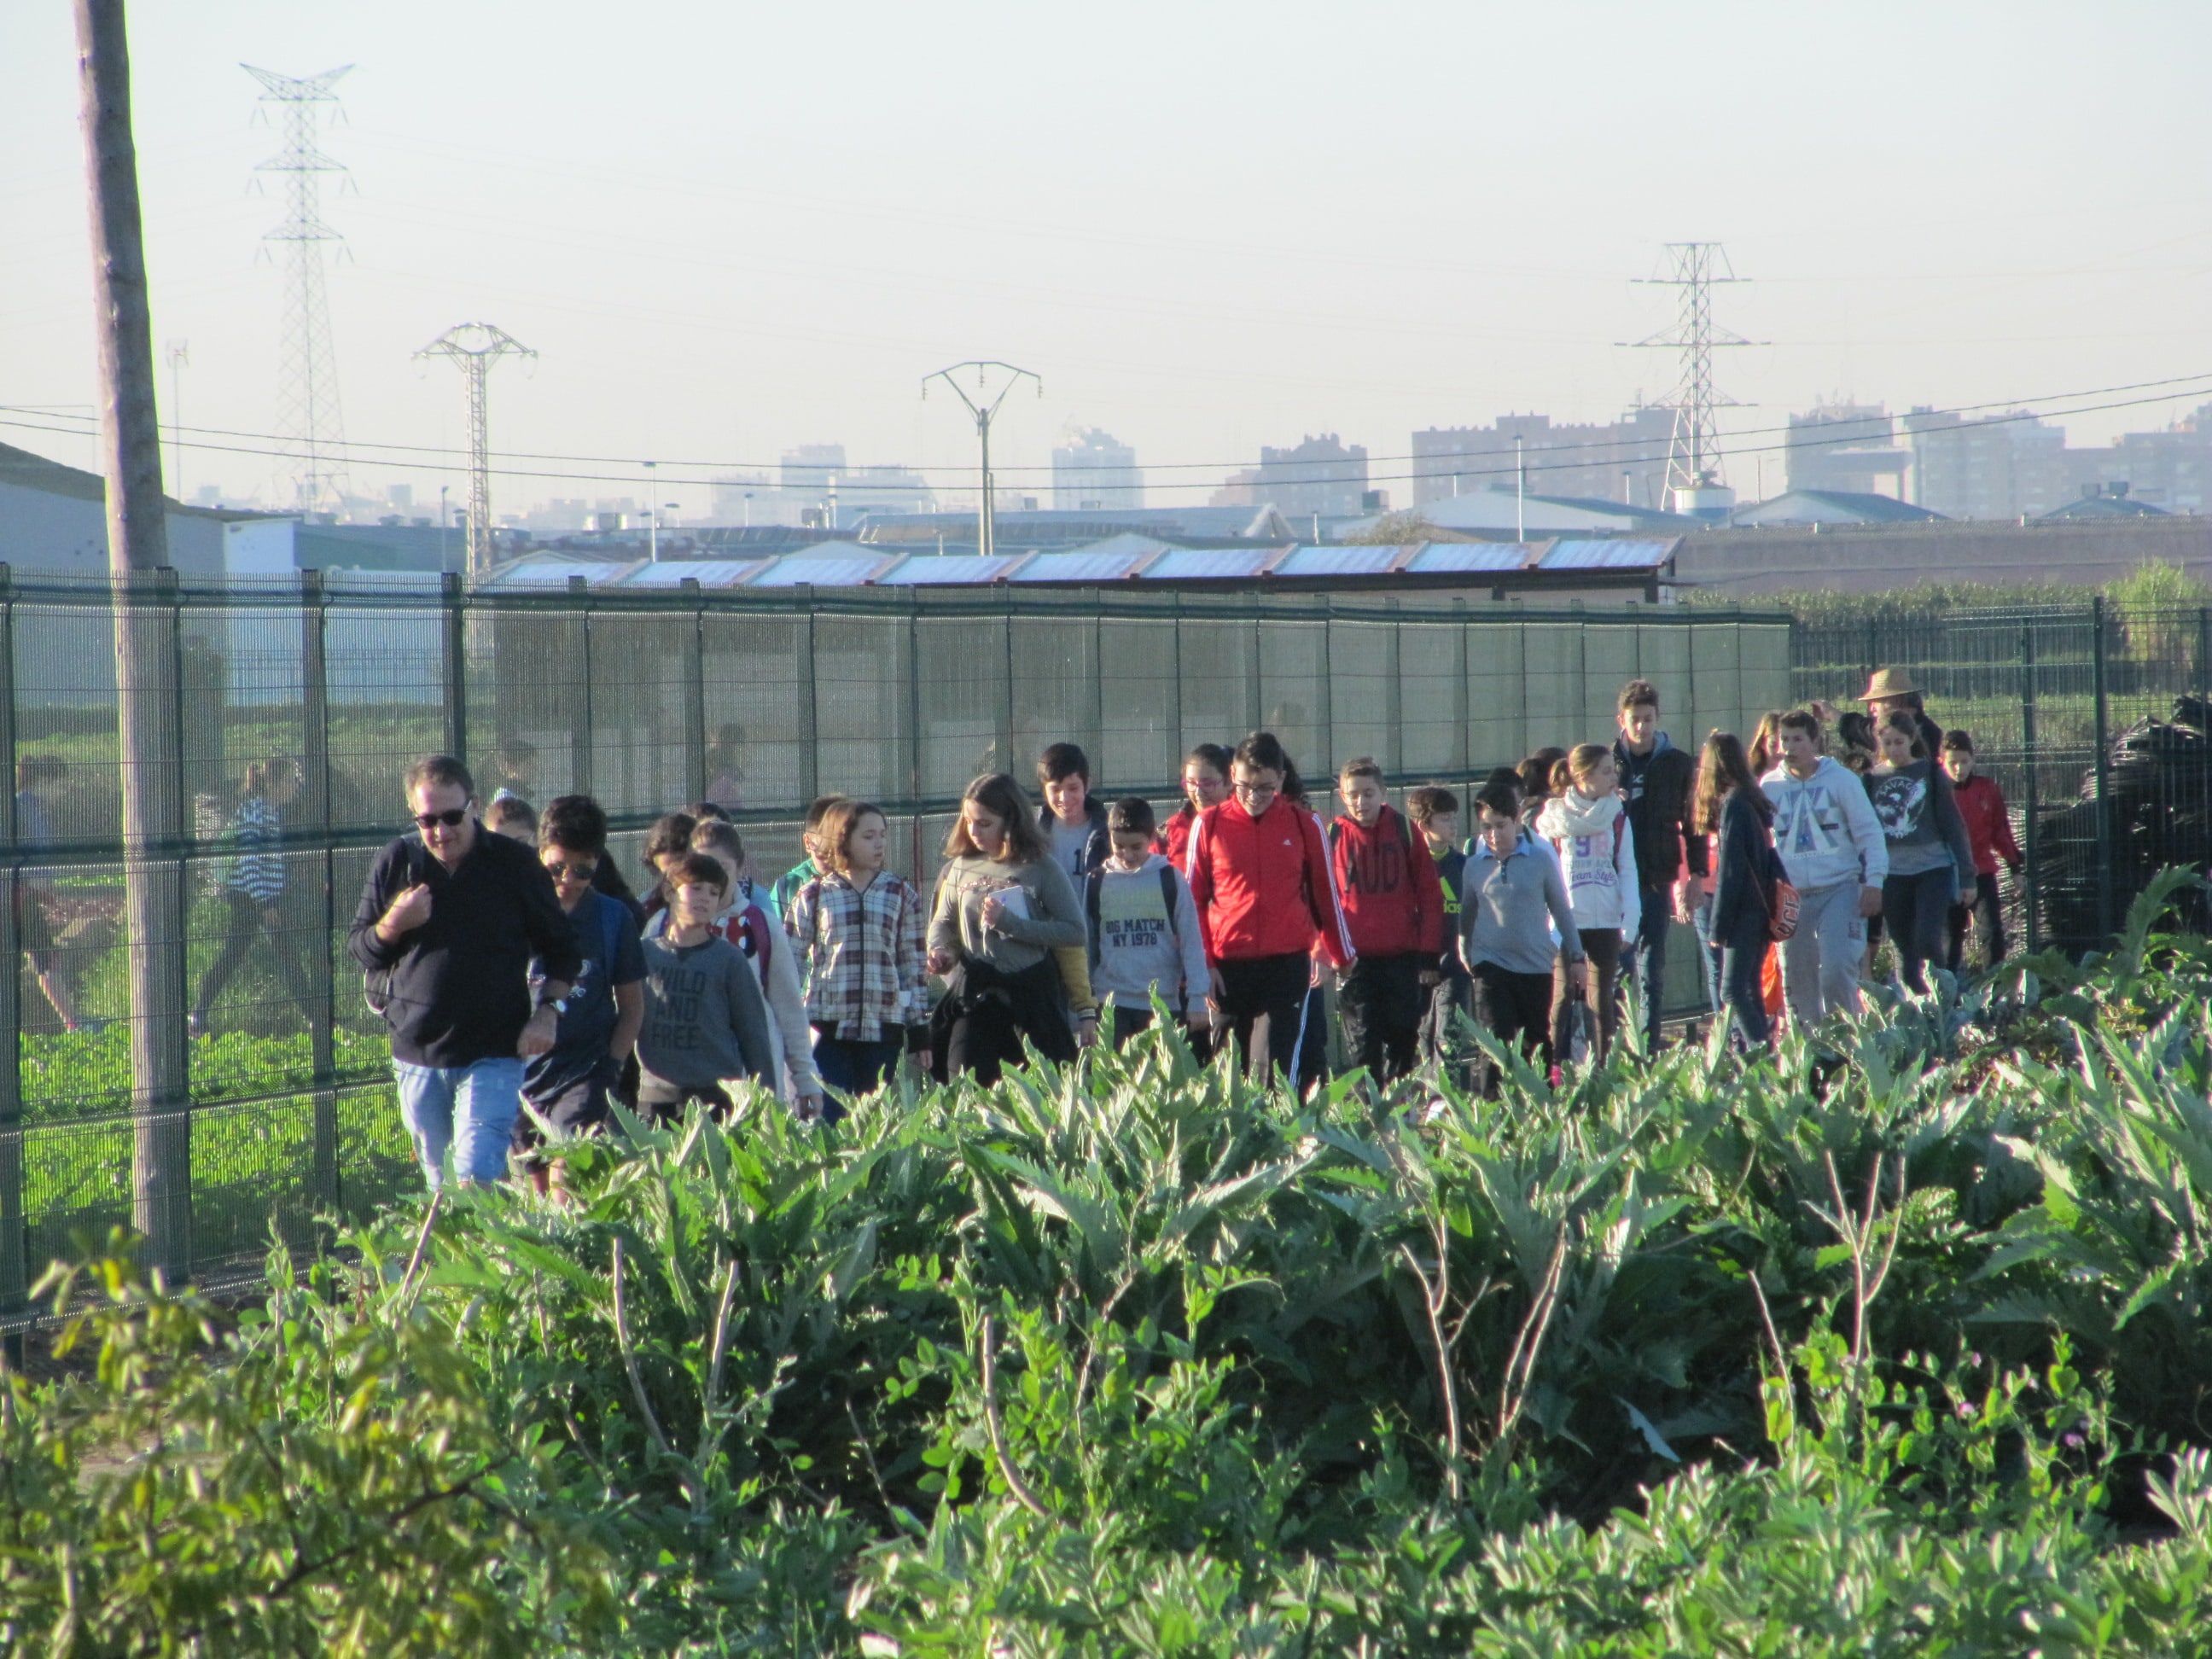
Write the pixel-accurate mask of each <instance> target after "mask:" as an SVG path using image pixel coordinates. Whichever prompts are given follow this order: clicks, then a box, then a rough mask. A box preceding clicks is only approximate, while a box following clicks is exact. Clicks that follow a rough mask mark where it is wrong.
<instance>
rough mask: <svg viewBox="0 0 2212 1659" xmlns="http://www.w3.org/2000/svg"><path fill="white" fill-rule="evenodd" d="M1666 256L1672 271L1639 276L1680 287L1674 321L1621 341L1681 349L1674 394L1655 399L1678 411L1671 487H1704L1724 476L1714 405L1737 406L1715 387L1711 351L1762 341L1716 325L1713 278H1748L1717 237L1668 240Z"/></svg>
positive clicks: (1670, 461) (1669, 463)
mask: <svg viewBox="0 0 2212 1659" xmlns="http://www.w3.org/2000/svg"><path fill="white" fill-rule="evenodd" d="M1667 257H1668V259H1669V260H1670V261H1672V262H1673V264H1674V275H1673V276H1649V277H1639V278H1638V279H1637V280H1638V281H1639V282H1644V283H1650V284H1652V285H1654V286H1656V287H1660V288H1672V289H1680V290H1681V307H1680V313H1679V314H1678V315H1677V316H1676V318H1675V322H1674V327H1673V328H1671V329H1667V330H1664V331H1661V332H1660V333H1657V334H1654V335H1652V336H1651V337H1650V338H1649V339H1644V340H1633V341H1623V342H1622V343H1623V344H1624V345H1633V346H1637V347H1639V348H1641V347H1647V346H1650V347H1656V346H1667V347H1671V348H1673V349H1676V350H1679V351H1680V353H1681V355H1682V370H1681V378H1680V380H1677V381H1676V382H1675V385H1674V396H1673V398H1671V399H1669V400H1668V402H1666V403H1663V404H1657V405H1656V407H1657V408H1661V409H1672V410H1674V439H1673V441H1672V442H1670V443H1669V444H1668V447H1667V488H1668V489H1669V490H1677V489H1705V488H1709V487H1710V486H1711V485H1714V484H1717V483H1720V482H1721V466H1720V430H1719V428H1718V427H1717V425H1716V424H1715V422H1714V420H1713V411H1714V410H1716V409H1728V408H1734V407H1735V406H1736V402H1735V398H1730V397H1729V396H1727V395H1726V394H1724V393H1722V392H1715V391H1714V390H1713V353H1714V352H1715V351H1716V350H1717V349H1720V348H1721V347H1723V346H1746V345H1755V344H1758V343H1759V342H1757V341H1754V340H1747V339H1745V338H1744V337H1743V336H1741V334H1737V333H1735V332H1732V331H1729V330H1728V329H1724V328H1721V329H1717V328H1715V327H1714V326H1713V286H1714V284H1716V283H1740V282H1742V281H1744V280H1745V279H1744V278H1743V277H1741V276H1737V275H1736V274H1735V270H1734V269H1732V268H1731V267H1730V266H1729V258H1728V254H1727V252H1725V251H1724V250H1723V248H1722V246H1721V245H1720V244H1719V243H1718V242H1669V243H1668V244H1667Z"/></svg>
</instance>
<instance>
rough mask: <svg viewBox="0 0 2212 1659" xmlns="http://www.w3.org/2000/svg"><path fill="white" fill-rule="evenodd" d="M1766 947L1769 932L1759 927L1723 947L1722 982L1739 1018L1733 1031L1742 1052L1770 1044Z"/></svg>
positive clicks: (1731, 1008) (1731, 1010)
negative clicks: (1763, 982) (1763, 977)
mask: <svg viewBox="0 0 2212 1659" xmlns="http://www.w3.org/2000/svg"><path fill="white" fill-rule="evenodd" d="M1766 949H1767V940H1766V939H1765V934H1764V933H1760V932H1756V931H1753V932H1750V933H1746V935H1745V936H1744V937H1743V938H1742V939H1740V940H1735V941H1731V942H1729V944H1727V945H1723V947H1722V949H1721V986H1722V990H1723V994H1724V995H1725V996H1726V998H1727V1000H1728V1011H1729V1016H1730V1017H1731V1018H1732V1019H1733V1020H1734V1022H1735V1030H1734V1031H1733V1033H1732V1034H1731V1035H1732V1038H1733V1041H1734V1043H1735V1048H1736V1049H1737V1051H1738V1052H1739V1053H1741V1052H1744V1051H1746V1050H1751V1051H1756V1050H1759V1049H1762V1048H1765V1047H1766V1039H1767V1031H1768V1027H1767V1023H1766V998H1765V994H1764V993H1763V992H1762V991H1761V989H1760V987H1759V970H1760V969H1762V968H1763V967H1765V964H1766Z"/></svg>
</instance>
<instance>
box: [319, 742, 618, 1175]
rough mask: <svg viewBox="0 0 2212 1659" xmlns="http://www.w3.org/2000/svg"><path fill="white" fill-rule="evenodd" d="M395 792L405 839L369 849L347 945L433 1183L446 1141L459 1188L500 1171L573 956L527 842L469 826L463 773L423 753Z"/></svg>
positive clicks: (547, 881)
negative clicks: (370, 991) (375, 1004)
mask: <svg viewBox="0 0 2212 1659" xmlns="http://www.w3.org/2000/svg"><path fill="white" fill-rule="evenodd" d="M406 791H407V805H408V810H409V811H410V814H411V815H412V817H414V820H415V826H416V833H415V834H413V835H410V836H401V837H400V838H399V839H398V840H397V841H394V842H391V843H389V844H388V845H387V846H386V848H384V850H383V851H382V852H381V853H380V854H377V858H376V863H375V865H374V866H373V867H372V868H371V869H370V871H369V874H368V884H367V885H366V886H365V887H364V888H363V889H362V896H361V906H360V908H359V909H358V910H356V913H355V915H354V921H353V928H352V931H351V932H350V933H349V934H348V936H347V947H348V948H349V950H350V951H352V952H353V957H354V960H355V961H356V962H358V963H360V964H361V965H362V968H363V969H366V970H367V971H368V973H369V974H370V975H371V976H372V978H373V980H380V981H381V983H380V987H378V988H380V990H381V991H382V993H383V1012H384V1018H385V1023H386V1024H388V1025H389V1026H390V1027H391V1028H392V1075H393V1077H394V1079H396V1080H397V1081H398V1085H399V1111H400V1115H401V1117H402V1118H403V1119H404V1121H405V1122H406V1125H407V1133H408V1135H409V1137H410V1139H412V1140H413V1141H414V1143H415V1151H416V1156H417V1157H418V1158H420V1159H421V1160H422V1169H423V1174H424V1176H425V1177H426V1178H427V1179H428V1182H429V1184H430V1187H431V1189H432V1190H433V1191H435V1190H436V1189H437V1188H438V1187H439V1186H440V1185H441V1184H442V1182H443V1181H444V1178H445V1176H444V1165H445V1160H446V1153H447V1149H448V1147H451V1148H452V1149H453V1154H454V1157H453V1162H454V1167H455V1170H456V1172H457V1174H458V1175H459V1179H460V1180H461V1181H462V1182H463V1183H464V1184H470V1183H476V1182H493V1181H497V1180H499V1179H500V1178H501V1176H504V1175H505V1174H506V1173H507V1143H508V1140H509V1139H510V1137H511V1136H512V1135H513V1132H514V1120H515V1116H516V1114H517V1111H518V1109H519V1103H520V1097H521V1088H522V1068H523V1062H524V1061H525V1060H528V1059H530V1058H532V1057H533V1056H535V1055H538V1054H544V1053H545V1052H546V1051H547V1050H548V1049H550V1048H552V1046H553V1040H554V1036H555V1032H556V1022H557V1020H558V1018H559V1012H558V1005H559V1004H560V1003H561V1001H562V999H563V998H565V997H566V996H567V995H568V990H569V987H570V986H571V985H572V984H574V981H575V978H576V974H577V971H578V969H580V967H581V966H582V958H581V956H580V952H579V951H578V950H577V947H576V936H575V930H574V927H573V926H572V925H571V923H570V921H569V919H568V916H567V915H566V914H565V913H564V912H563V911H562V908H561V902H560V900H559V898H558V897H556V896H555V893H554V890H553V880H552V878H551V877H550V876H549V875H548V874H547V873H546V872H545V867H544V865H542V864H540V863H539V862H538V854H537V852H536V850H535V849H534V848H529V847H526V846H525V845H523V844H522V843H521V842H515V841H510V840H508V839H507V837H506V836H495V835H491V834H489V833H488V832H487V831H486V830H485V829H484V828H483V825H482V824H481V823H478V822H477V816H476V811H475V801H476V785H475V782H474V781H472V780H471V778H470V776H469V770H468V768H466V767H465V766H464V765H462V764H461V763H460V762H459V761H458V760H456V759H454V758H453V757H452V756H450V755H432V756H430V757H428V758H426V759H423V760H419V761H417V762H416V763H415V764H414V765H412V766H410V767H409V768H408V769H407V776H406ZM532 957H536V958H537V959H538V964H539V971H540V973H541V974H542V975H543V978H542V980H541V981H540V982H539V983H538V985H537V986H536V987H535V990H534V994H533V987H532V981H531V975H530V968H531V961H532Z"/></svg>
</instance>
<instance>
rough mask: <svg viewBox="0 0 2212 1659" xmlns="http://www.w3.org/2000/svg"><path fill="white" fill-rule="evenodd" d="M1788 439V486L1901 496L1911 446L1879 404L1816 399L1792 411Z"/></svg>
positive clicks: (1909, 465) (1785, 464) (1894, 498)
mask: <svg viewBox="0 0 2212 1659" xmlns="http://www.w3.org/2000/svg"><path fill="white" fill-rule="evenodd" d="M1786 442H1787V446H1788V447H1786V448H1785V449H1784V452H1783V458H1782V459H1783V474H1784V478H1785V480H1786V486H1785V487H1786V488H1788V489H1819V490H1828V491H1834V492H1842V493H1844V494H1849V495H1886V496H1887V497H1889V498H1890V499H1891V500H1892V501H1903V500H1905V488H1906V484H1905V479H1906V475H1907V474H1908V473H1909V472H1910V471H1911V468H1912V451H1911V448H1910V447H1907V446H1905V445H1904V444H1901V443H1899V441H1898V439H1897V422H1896V420H1895V419H1894V418H1893V416H1891V415H1890V412H1889V411H1888V410H1887V409H1885V408H1884V407H1882V405H1881V404H1857V403H1833V404H1829V403H1819V404H1814V405H1813V407H1812V408H1811V409H1809V410H1807V411H1806V412H1805V413H1804V414H1802V415H1792V416H1790V428H1789V436H1788V439H1787V440H1786ZM1921 505H1922V506H1923V507H1924V506H1927V505H1928V503H1926V502H1924V501H1923V502H1922V503H1921ZM1936 511H1938V512H1941V511H1942V508H1940V507H1938V508H1936Z"/></svg>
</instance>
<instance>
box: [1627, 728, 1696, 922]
mask: <svg viewBox="0 0 2212 1659" xmlns="http://www.w3.org/2000/svg"><path fill="white" fill-rule="evenodd" d="M1613 762H1614V763H1615V764H1616V765H1617V766H1619V768H1620V787H1621V793H1622V794H1623V796H1625V797H1626V799H1627V803H1628V827H1629V828H1630V829H1632V830H1633V831H1634V832H1635V835H1636V879H1637V884H1638V885H1639V886H1641V887H1642V888H1643V889H1644V891H1646V892H1647V893H1648V892H1654V891H1656V890H1658V889H1660V888H1662V887H1671V886H1673V885H1674V881H1675V878H1677V877H1679V876H1680V874H1681V873H1682V857H1683V849H1684V848H1688V849H1689V860H1690V873H1691V874H1692V875H1694V876H1702V875H1705V873H1706V859H1705V837H1704V836H1700V835H1698V834H1697V833H1695V832H1694V831H1693V830H1692V829H1691V827H1690V808H1691V805H1692V800H1693V798H1694V797H1695V796H1696V794H1697V783H1698V764H1697V762H1696V760H1695V759H1694V758H1693V757H1692V755H1691V754H1690V751H1689V750H1686V749H1677V748H1675V747H1674V744H1671V743H1669V742H1668V740H1667V738H1666V735H1665V734H1664V733H1663V732H1662V734H1661V735H1660V737H1659V739H1658V746H1657V748H1656V750H1654V751H1653V752H1652V753H1651V754H1650V755H1649V756H1646V757H1644V758H1643V759H1642V761H1641V762H1640V764H1641V765H1642V766H1643V769H1644V775H1643V787H1642V788H1640V789H1638V788H1635V787H1632V783H1631V778H1632V772H1631V768H1632V766H1633V765H1635V764H1638V761H1637V760H1636V758H1635V757H1632V756H1631V755H1630V754H1629V752H1628V745H1627V744H1626V743H1624V742H1622V741H1620V739H1618V738H1616V739H1615V740H1614V742H1613Z"/></svg>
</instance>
